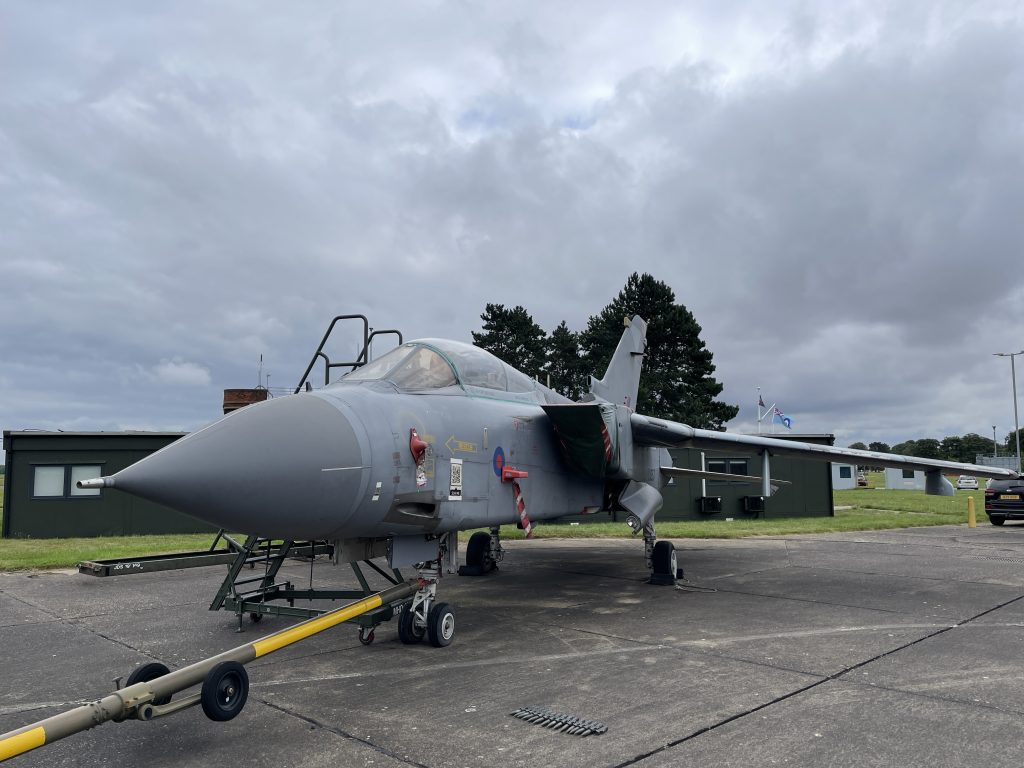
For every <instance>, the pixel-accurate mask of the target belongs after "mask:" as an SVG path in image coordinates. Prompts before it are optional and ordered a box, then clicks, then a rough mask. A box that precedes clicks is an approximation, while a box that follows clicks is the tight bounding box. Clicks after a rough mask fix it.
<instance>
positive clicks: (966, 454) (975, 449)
mask: <svg viewBox="0 0 1024 768" xmlns="http://www.w3.org/2000/svg"><path fill="white" fill-rule="evenodd" d="M960 440H961V442H962V443H963V449H962V450H961V452H960V456H961V459H960V461H966V462H970V463H972V464H973V463H974V459H975V458H977V456H978V454H979V453H983V454H985V455H987V456H991V455H992V438H989V437H983V436H982V435H979V434H978V433H976V432H968V433H967V434H966V435H964V436H963V437H962V438H960Z"/></svg>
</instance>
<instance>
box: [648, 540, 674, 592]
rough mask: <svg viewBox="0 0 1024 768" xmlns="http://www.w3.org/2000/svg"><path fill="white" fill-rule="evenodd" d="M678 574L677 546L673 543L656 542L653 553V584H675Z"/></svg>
mask: <svg viewBox="0 0 1024 768" xmlns="http://www.w3.org/2000/svg"><path fill="white" fill-rule="evenodd" d="M678 573H679V568H678V567H677V564H676V547H675V544H673V543H672V542H671V541H659V542H656V543H655V545H654V551H653V552H652V553H651V583H652V584H663V585H669V584H675V583H676V578H677V575H678Z"/></svg>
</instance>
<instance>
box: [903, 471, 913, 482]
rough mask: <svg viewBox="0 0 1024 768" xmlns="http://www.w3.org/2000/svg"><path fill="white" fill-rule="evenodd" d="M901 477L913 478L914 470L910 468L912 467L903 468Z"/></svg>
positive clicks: (905, 478)
mask: <svg viewBox="0 0 1024 768" xmlns="http://www.w3.org/2000/svg"><path fill="white" fill-rule="evenodd" d="M903 479H904V480H913V479H914V470H912V469H904V470H903Z"/></svg>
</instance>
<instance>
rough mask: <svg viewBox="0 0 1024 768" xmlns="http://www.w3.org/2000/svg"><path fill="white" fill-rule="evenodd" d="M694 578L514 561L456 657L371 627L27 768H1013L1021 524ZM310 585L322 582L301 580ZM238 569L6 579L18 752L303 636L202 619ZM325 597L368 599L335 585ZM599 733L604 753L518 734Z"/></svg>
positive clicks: (707, 570)
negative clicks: (221, 658)
mask: <svg viewBox="0 0 1024 768" xmlns="http://www.w3.org/2000/svg"><path fill="white" fill-rule="evenodd" d="M677 546H678V547H679V548H680V550H681V552H680V557H681V562H682V563H683V564H684V566H685V568H686V573H687V579H688V581H687V582H685V583H683V584H681V585H680V587H679V588H676V589H672V588H668V587H654V586H650V585H647V584H645V583H644V582H643V579H644V576H645V574H644V571H643V557H642V543H641V542H638V541H625V540H623V541H620V540H591V541H581V540H564V541H555V540H541V541H532V542H510V543H508V544H507V549H508V554H507V556H506V559H505V561H504V562H503V563H502V565H501V570H500V571H499V572H498V573H496V574H492V575H490V576H486V577H483V578H465V577H457V576H450V577H446V578H445V579H444V580H443V582H442V584H441V593H442V596H443V599H444V600H445V601H446V602H450V603H452V604H454V605H455V607H456V611H457V622H458V634H457V636H456V640H455V642H454V643H453V645H452V646H450V647H449V648H446V649H434V648H431V647H429V646H426V645H423V646H404V645H402V644H401V643H399V642H398V640H397V637H396V628H395V627H394V626H391V625H387V624H385V625H383V626H381V627H380V628H378V630H377V640H376V642H375V643H374V644H373V645H371V646H368V647H364V646H362V645H360V643H359V642H358V639H357V637H356V630H355V628H354V627H349V626H342V627H340V628H338V629H335V630H332V631H329V632H327V633H324V634H323V635H320V636H317V637H314V638H311V639H310V640H307V641H305V642H303V643H300V644H298V645H296V646H293V647H291V648H288V649H285V650H282V651H280V652H278V653H274V654H271V655H269V656H267V657H264V658H262V659H260V660H258V661H257V662H254V663H253V664H250V665H249V674H250V680H251V685H252V688H251V691H250V698H249V702H248V704H247V705H246V708H245V710H244V711H243V713H242V714H241V715H240V716H239V717H238V718H237V719H235V720H233V721H231V722H228V723H221V724H217V723H213V722H211V721H209V720H207V719H206V718H205V717H204V716H203V714H202V711H201V710H199V709H198V708H193V709H190V710H187V711H185V712H182V713H179V714H176V715H172V716H169V717H166V718H160V719H158V720H155V721H153V722H151V723H141V722H127V723H123V724H116V723H108V724H106V725H104V726H101V727H99V728H95V729H93V730H91V731H88V732H86V733H82V734H79V735H77V736H73V737H70V738H68V739H66V740H64V741H60V742H57V743H55V744H52V745H48V746H45V747H43V748H42V749H40V750H37V751H36V752H33V753H29V754H26V755H23V756H20V757H18V758H15V759H14V760H12V761H11V763H10V765H12V766H61V765H115V764H118V765H121V764H125V763H129V764H145V765H147V766H165V765H175V766H182V765H183V766H190V765H196V766H200V765H208V764H211V763H214V762H217V761H221V760H235V761H238V760H242V761H244V762H245V764H247V765H254V766H262V765H267V766H271V765H274V766H278V765H311V766H320V765H323V766H327V765H335V766H336V765H373V766H392V765H394V766H401V765H412V766H426V767H428V768H435V767H436V768H440V767H441V766H464V765H474V766H489V765H495V766H497V765H501V766H509V765H515V766H532V765H538V766H540V765H544V766H549V765H566V766H627V765H637V766H645V767H646V766H661V765H679V764H711V763H713V764H715V765H740V766H742V765H751V766H753V765H771V764H775V763H779V764H787V765H797V766H804V765H805V766H817V765H826V764H827V765H851V766H852V765H858V766H863V765H897V764H898V765H922V766H923V765H928V766H929V768H934V766H942V765H962V764H964V763H965V762H972V763H975V764H980V765H986V766H990V765H994V766H999V765H1007V766H1009V765H1014V766H1016V765H1018V764H1019V763H1020V762H1021V760H1022V758H1024V740H1022V739H1021V738H1020V737H1019V734H1018V729H1019V728H1020V725H1019V723H1020V717H1021V715H1022V714H1024V686H1022V685H1021V682H1022V681H1024V662H1022V660H1021V650H1022V649H1024V600H1022V598H1024V568H1022V567H1021V563H1022V562H1024V526H1010V525H1008V526H1004V527H1003V528H1001V529H993V528H989V527H987V526H984V527H982V528H978V529H976V530H969V529H967V528H964V527H954V526H950V527H942V528H923V529H909V530H900V531H879V532H870V533H868V532H859V533H850V534H827V535H822V536H776V537H764V538H757V539H741V540H729V541H703V540H702V541H680V542H677ZM287 569H288V571H289V573H288V577H289V578H290V579H291V580H292V581H293V582H294V583H295V584H296V585H297V586H304V585H305V584H307V583H308V579H309V571H310V569H309V566H308V564H302V563H295V564H294V565H289V566H287ZM223 572H224V568H223V567H213V568H201V569H193V570H191V571H181V572H176V573H175V572H172V573H164V574H138V575H132V576H123V577H110V578H93V577H89V576H80V575H78V574H75V573H69V572H59V573H46V574H25V573H7V574H0V671H2V672H3V675H2V678H0V679H2V680H3V683H2V684H0V732H2V731H7V730H11V729H13V728H16V727H19V726H21V725H25V724H28V723H31V722H34V721H35V720H38V719H41V718H42V717H45V716H47V715H50V714H53V713H55V712H57V711H60V710H61V709H64V708H67V707H69V706H72V705H74V704H76V703H80V702H82V701H85V700H90V699H93V698H97V697H99V696H101V695H103V694H105V693H107V692H108V691H109V690H111V687H112V682H111V681H112V680H113V679H114V678H116V677H120V676H123V675H126V674H127V673H128V672H129V671H130V670H131V669H132V668H133V667H135V666H137V665H138V664H141V663H143V662H146V661H151V660H154V659H156V660H159V661H162V662H164V663H165V664H167V665H168V666H170V667H172V668H174V667H178V666H182V665H185V664H188V663H191V662H193V661H197V660H199V659H201V658H204V657H206V656H210V655H213V654H215V653H217V652H219V651H222V650H225V649H227V648H231V647H234V646H236V645H239V644H241V643H243V642H248V641H251V640H255V639H258V638H259V637H261V636H264V635H266V634H269V633H271V632H273V631H276V630H277V629H280V628H282V627H284V626H286V625H287V624H288V621H287V620H285V619H274V618H268V619H265V620H264V621H263V622H262V623H260V624H259V625H253V624H249V623H248V622H246V624H245V633H244V634H241V635H239V634H236V633H235V631H234V630H235V629H236V628H237V620H236V619H235V617H233V616H231V615H227V614H224V613H211V612H209V611H207V610H206V605H207V603H208V601H209V599H210V597H211V595H212V594H213V592H214V591H215V590H216V587H217V585H218V583H219V581H220V579H221V577H222V576H223ZM314 574H315V576H314V578H315V585H316V586H321V587H335V588H336V587H339V586H342V585H343V584H344V583H346V582H348V581H350V579H348V578H347V577H348V572H347V570H346V569H345V568H335V567H333V566H330V565H329V564H327V563H318V564H317V565H316V566H315V568H314ZM524 706H543V707H547V708H548V709H551V710H554V711H557V712H564V713H569V714H573V715H576V716H580V717H584V718H589V719H593V720H598V721H601V722H603V723H605V724H606V725H607V726H608V732H607V733H606V734H603V735H600V736H591V737H589V738H586V739H581V738H579V737H573V736H568V735H565V734H558V733H554V732H552V731H549V730H546V729H544V728H540V727H537V726H533V725H530V724H529V723H525V722H523V721H521V720H518V719H515V718H512V717H509V714H510V713H511V712H513V711H514V710H516V709H518V708H520V707H524Z"/></svg>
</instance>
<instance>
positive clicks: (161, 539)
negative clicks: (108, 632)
mask: <svg viewBox="0 0 1024 768" xmlns="http://www.w3.org/2000/svg"><path fill="white" fill-rule="evenodd" d="M872 474H874V473H872ZM878 474H881V473H878ZM873 479H874V478H872V477H870V475H869V478H868V482H869V485H868V487H866V488H856V489H853V490H848V491H835V493H834V496H833V498H834V502H835V505H836V507H837V509H836V514H835V517H795V518H781V519H769V520H739V519H737V520H735V521H733V522H726V521H724V520H707V521H693V522H679V523H676V522H662V523H659V524H658V536H659V537H661V538H671V539H720V538H740V537H743V536H777V535H780V534H790V533H828V532H830V531H866V530H882V529H888V528H910V527H914V526H924V525H955V524H959V523H965V522H966V521H967V498H968V497H969V496H973V497H974V500H975V510H976V513H977V516H978V524H979V525H988V524H989V523H988V520H987V519H986V518H985V513H984V507H985V504H984V497H985V492H984V491H983V490H978V491H957V492H956V495H955V496H951V497H944V496H926V495H925V494H924V493H922V492H921V491H888V490H885V489H880V488H875V487H872V486H874V485H875V483H873V482H872V480H873ZM2 490H3V486H2V478H0V492H2ZM0 515H2V510H0ZM595 518H597V520H601V519H602V518H603V516H602V515H596V516H595ZM0 519H2V518H0ZM603 519H606V518H603ZM597 520H595V522H592V523H586V524H583V525H560V524H551V525H538V526H537V527H536V529H535V531H536V536H537V538H543V539H547V538H628V537H629V536H630V533H629V529H628V528H627V527H626V525H625V524H624V523H610V522H597ZM471 534H472V531H463V532H462V533H460V534H459V538H460V540H461V541H465V540H467V539H468V538H469V536H470V535H471ZM502 536H503V537H505V538H508V539H519V538H522V537H523V532H522V531H520V530H517V529H516V527H515V526H511V525H507V526H504V527H503V528H502ZM212 541H213V536H212V535H211V534H208V533H201V534H189V535H173V536H111V537H103V538H93V539H0V570H18V569H29V568H74V567H75V566H76V564H77V563H78V562H79V561H80V560H105V559H109V558H114V557H138V556H143V555H157V554H164V553H168V552H186V551H195V550H205V549H207V548H208V547H209V546H210V543H211V542H212Z"/></svg>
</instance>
